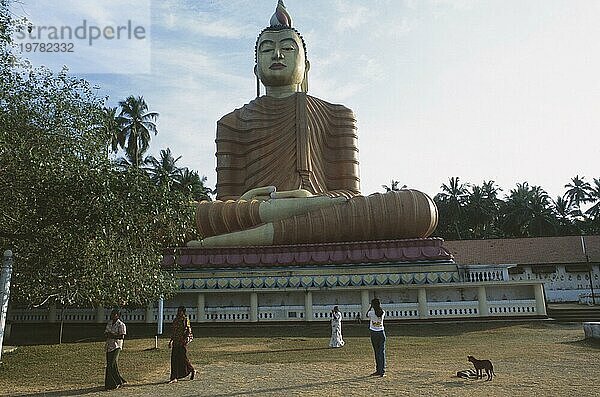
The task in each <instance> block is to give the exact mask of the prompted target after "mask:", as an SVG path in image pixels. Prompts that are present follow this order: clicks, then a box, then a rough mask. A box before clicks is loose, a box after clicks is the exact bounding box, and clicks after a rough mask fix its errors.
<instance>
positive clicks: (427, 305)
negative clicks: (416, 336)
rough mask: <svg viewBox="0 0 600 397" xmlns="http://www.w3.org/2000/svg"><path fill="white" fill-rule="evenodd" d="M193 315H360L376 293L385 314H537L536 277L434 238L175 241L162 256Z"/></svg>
mask: <svg viewBox="0 0 600 397" xmlns="http://www.w3.org/2000/svg"><path fill="white" fill-rule="evenodd" d="M163 266H165V268H172V269H174V270H175V273H176V275H177V278H178V280H179V286H180V291H179V292H178V294H177V295H176V296H175V297H174V298H173V299H172V301H171V302H167V304H166V305H165V306H167V307H177V306H178V305H184V306H187V307H188V308H189V309H191V310H190V311H191V315H192V320H193V321H195V322H261V321H329V318H330V313H331V309H332V308H333V306H335V305H337V306H339V308H340V312H342V315H343V318H344V319H347V320H348V319H352V320H356V319H359V318H361V316H362V317H363V318H364V314H365V313H366V311H367V309H368V307H369V302H370V300H371V299H372V298H374V297H377V298H379V299H380V301H381V303H382V307H383V308H384V309H385V310H386V313H387V319H388V320H437V319H458V318H464V319H468V318H489V317H501V318H521V317H528V318H532V317H533V318H541V317H545V316H546V310H545V302H544V294H543V286H542V283H541V282H538V281H523V282H515V281H509V277H508V268H509V267H510V266H509V265H504V266H498V265H495V266H487V265H470V266H457V265H456V264H455V263H454V261H453V258H452V256H451V254H450V253H449V252H448V251H447V250H446V249H445V248H444V247H443V241H442V240H441V239H439V238H425V239H406V240H386V241H366V242H346V243H327V244H297V245H278V246H257V247H223V248H177V249H175V250H170V251H169V252H167V253H166V254H165V255H164V258H163Z"/></svg>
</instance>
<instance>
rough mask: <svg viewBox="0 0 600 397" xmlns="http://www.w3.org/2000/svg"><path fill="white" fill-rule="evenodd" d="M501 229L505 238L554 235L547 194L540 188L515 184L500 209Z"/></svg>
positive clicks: (553, 220) (553, 222)
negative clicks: (514, 187) (515, 186)
mask: <svg viewBox="0 0 600 397" xmlns="http://www.w3.org/2000/svg"><path fill="white" fill-rule="evenodd" d="M501 214H502V220H501V227H502V230H503V231H504V232H505V234H506V235H507V236H512V237H533V236H551V235H554V234H556V228H555V226H554V225H555V223H556V219H555V218H554V216H553V213H552V208H551V200H550V196H548V193H546V191H544V189H542V188H541V187H540V186H529V184H528V183H527V182H523V183H517V188H516V189H512V190H511V191H510V193H509V195H508V196H507V198H506V200H505V201H504V203H503V205H502V207H501Z"/></svg>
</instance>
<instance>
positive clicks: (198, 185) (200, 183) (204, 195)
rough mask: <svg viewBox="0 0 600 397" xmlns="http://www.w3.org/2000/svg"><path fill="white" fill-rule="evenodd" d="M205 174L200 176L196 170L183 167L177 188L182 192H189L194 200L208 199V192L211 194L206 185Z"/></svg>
mask: <svg viewBox="0 0 600 397" xmlns="http://www.w3.org/2000/svg"><path fill="white" fill-rule="evenodd" d="M205 183H206V176H202V177H200V175H199V174H198V172H196V171H191V170H189V169H188V168H184V169H183V170H182V172H181V175H180V177H179V183H178V184H177V186H178V188H179V189H181V191H182V192H184V193H187V194H191V195H192V198H193V199H194V200H196V201H202V200H210V196H209V195H210V194H213V191H212V189H210V188H208V187H206V186H205V185H204V184H205Z"/></svg>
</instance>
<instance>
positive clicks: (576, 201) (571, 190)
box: [565, 175, 591, 216]
mask: <svg viewBox="0 0 600 397" xmlns="http://www.w3.org/2000/svg"><path fill="white" fill-rule="evenodd" d="M565 187H566V188H568V190H567V191H566V192H565V198H567V199H568V200H569V201H570V202H571V203H572V204H573V205H574V209H575V211H577V215H578V216H581V215H582V213H581V204H585V203H587V202H588V201H589V193H590V190H591V186H590V184H589V183H588V182H585V181H584V177H583V176H582V177H581V178H580V177H579V175H575V177H573V178H571V183H567V184H566V185H565Z"/></svg>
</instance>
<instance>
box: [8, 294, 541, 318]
mask: <svg viewBox="0 0 600 397" xmlns="http://www.w3.org/2000/svg"><path fill="white" fill-rule="evenodd" d="M338 306H339V309H340V312H341V313H342V319H343V320H344V321H357V320H359V319H360V320H366V319H365V317H364V315H365V313H362V311H361V306H360V305H338ZM487 306H488V310H489V312H488V313H486V314H483V313H481V314H480V312H479V302H478V301H461V302H427V313H426V314H427V316H424V317H429V318H440V319H441V318H461V317H462V318H465V317H478V316H480V315H484V316H501V317H504V316H528V315H536V314H537V312H536V310H537V309H536V307H537V306H536V301H535V299H528V300H501V301H488V302H487ZM332 307H333V305H318V306H313V308H312V312H313V314H312V316H313V317H312V321H330V319H331V308H332ZM382 307H383V309H384V310H385V313H386V318H387V319H393V320H403V319H419V318H420V317H421V316H420V313H419V304H418V303H415V302H409V303H394V304H385V303H384V304H383V305H382ZM49 313H51V312H50V311H48V310H47V309H32V310H27V309H17V310H11V311H10V312H9V316H8V319H9V321H11V322H14V323H34V322H37V323H44V322H49V320H50V319H49ZM55 313H56V319H55V320H54V321H57V322H58V321H60V310H57V311H56V312H55ZM109 314H110V311H109V310H105V311H104V318H103V320H102V321H100V322H101V323H105V322H107V321H108V318H109ZM147 314H148V313H147V311H146V309H134V310H123V311H122V313H121V318H122V319H123V321H125V322H126V323H146V316H147ZM176 314H177V308H175V307H169V308H165V309H164V311H163V319H164V320H163V321H164V323H170V322H171V321H173V319H174V318H175V316H176ZM187 314H188V317H189V318H190V321H192V322H198V321H200V322H219V323H222V322H224V323H235V322H250V307H249V306H236V307H207V308H205V309H204V318H203V319H202V320H199V319H198V318H197V310H196V308H193V307H189V308H187ZM96 316H97V310H96V309H69V310H67V311H65V313H64V320H65V321H66V322H74V323H95V322H97V321H96ZM257 317H258V318H257V319H258V321H259V322H260V321H266V322H268V321H290V322H294V321H306V312H305V308H304V306H300V305H297V306H270V307H266V306H263V307H258V310H257ZM151 319H152V321H150V322H151V323H154V324H155V323H156V322H157V321H158V309H152V311H151Z"/></svg>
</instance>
